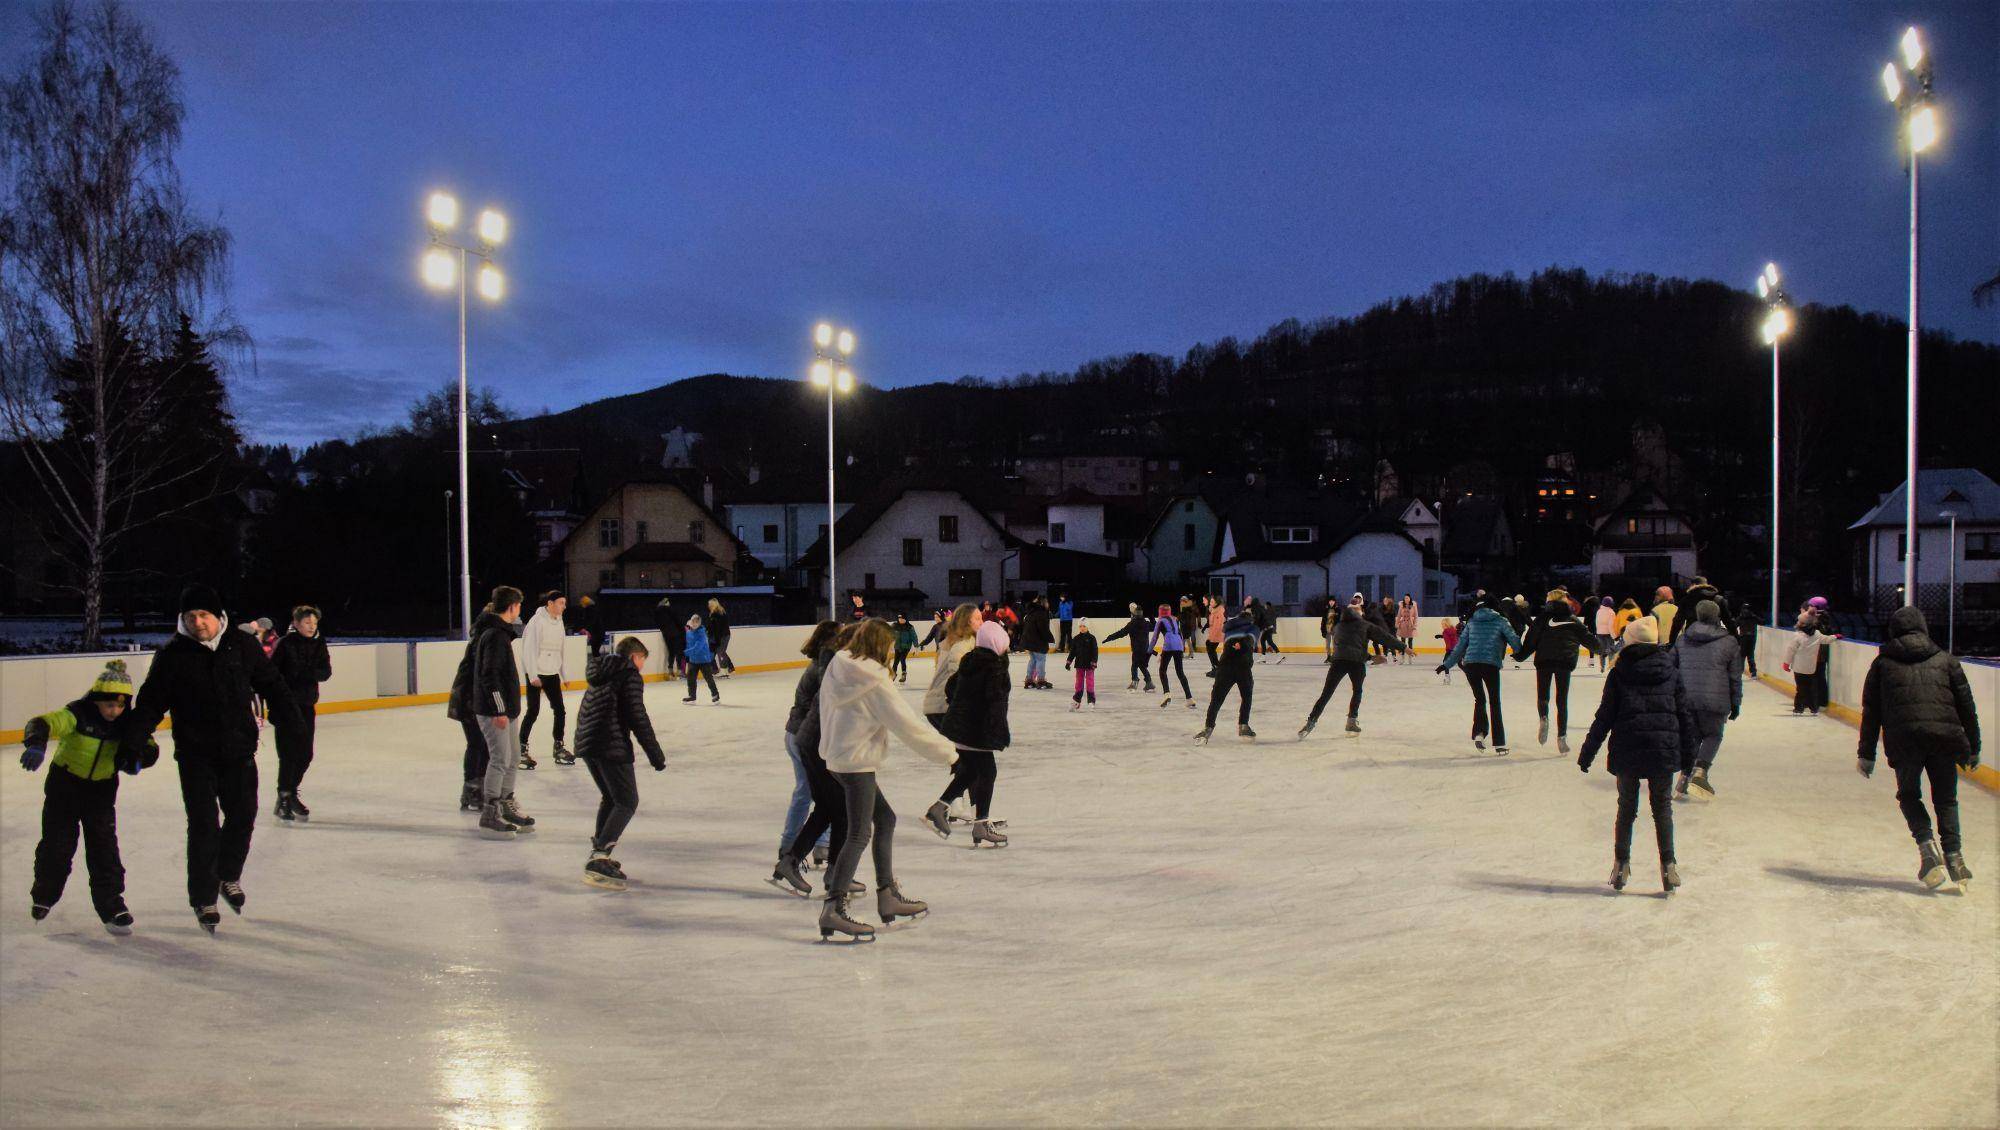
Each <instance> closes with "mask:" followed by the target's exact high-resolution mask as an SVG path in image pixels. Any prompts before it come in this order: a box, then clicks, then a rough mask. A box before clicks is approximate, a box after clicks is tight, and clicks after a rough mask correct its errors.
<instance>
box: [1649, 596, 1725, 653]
mask: <svg viewBox="0 0 2000 1130" xmlns="http://www.w3.org/2000/svg"><path fill="white" fill-rule="evenodd" d="M1704 600H1712V601H1714V602H1715V608H1716V611H1717V612H1718V613H1720V614H1721V617H1722V626H1723V627H1724V628H1726V629H1728V631H1729V634H1730V635H1735V634H1736V617H1735V615H1734V614H1733V613H1731V612H1730V610H1729V602H1728V601H1726V600H1724V599H1722V594H1721V593H1719V592H1717V591H1716V590H1715V586H1714V585H1696V586H1694V587H1693V588H1691V589H1689V590H1688V591H1687V592H1686V593H1684V594H1682V596H1681V603H1680V607H1681V608H1683V609H1685V610H1686V611H1685V614H1683V615H1680V616H1676V617H1675V618H1674V624H1673V637H1672V638H1671V639H1669V638H1668V637H1667V636H1665V635H1662V636H1661V637H1660V639H1661V640H1663V641H1665V642H1666V644H1667V646H1668V647H1672V646H1673V645H1674V642H1675V641H1676V640H1678V639H1680V638H1681V633H1682V632H1685V631H1687V630H1688V629H1689V628H1692V627H1694V626H1695V625H1696V624H1697V623H1699V622H1700V621H1699V620H1697V619H1696V617H1697V615H1698V613H1699V612H1700V610H1701V602H1702V601H1704Z"/></svg>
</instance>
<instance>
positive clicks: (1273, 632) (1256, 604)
mask: <svg viewBox="0 0 2000 1130" xmlns="http://www.w3.org/2000/svg"><path fill="white" fill-rule="evenodd" d="M1243 611H1244V612H1245V613H1246V614H1248V615H1249V617H1250V619H1251V620H1252V621H1253V622H1254V623H1255V624H1256V625H1257V662H1259V663H1262V662H1263V661H1264V656H1266V655H1269V654H1271V653H1272V652H1275V651H1277V650H1278V613H1277V611H1276V610H1275V609H1273V608H1272V607H1271V606H1270V605H1269V604H1267V603H1265V602H1264V601H1263V600H1261V599H1259V598H1257V597H1254V596H1253V597H1251V598H1250V599H1249V600H1246V601H1244V602H1243ZM1278 662H1280V663H1282V662H1284V660H1282V659H1280V660H1279V661H1278ZM1149 689H1150V688H1149Z"/></svg>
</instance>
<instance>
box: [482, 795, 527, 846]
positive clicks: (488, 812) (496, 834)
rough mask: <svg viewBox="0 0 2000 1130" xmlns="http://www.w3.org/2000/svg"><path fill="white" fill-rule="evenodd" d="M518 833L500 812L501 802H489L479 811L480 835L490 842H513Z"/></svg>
mask: <svg viewBox="0 0 2000 1130" xmlns="http://www.w3.org/2000/svg"><path fill="white" fill-rule="evenodd" d="M517 831H518V829H516V828H515V827H514V825H513V824H511V823H509V822H508V821H507V817H506V816H504V815H502V814H501V812H500V802H499V801H497V800H490V801H487V802H486V804H485V805H483V806H482V807H481V808H480V810H479V834H480V835H482V836H484V837H486V838H487V839H489V840H511V839H513V838H514V834H515V833H516V832H517Z"/></svg>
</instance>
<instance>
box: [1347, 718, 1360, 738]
mask: <svg viewBox="0 0 2000 1130" xmlns="http://www.w3.org/2000/svg"><path fill="white" fill-rule="evenodd" d="M1347 736H1348V737H1350V738H1358V737H1360V736H1361V719H1359V718H1349V719H1348V720H1347Z"/></svg>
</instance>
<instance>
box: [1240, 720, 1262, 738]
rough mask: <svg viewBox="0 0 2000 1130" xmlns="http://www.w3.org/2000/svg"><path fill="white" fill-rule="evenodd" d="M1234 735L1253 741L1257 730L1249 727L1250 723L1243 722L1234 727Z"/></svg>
mask: <svg viewBox="0 0 2000 1130" xmlns="http://www.w3.org/2000/svg"><path fill="white" fill-rule="evenodd" d="M1236 736H1237V737H1239V738H1242V739H1243V740H1244V741H1246V742H1254V741H1256V740H1257V731H1255V730H1253V729H1251V728H1250V724H1249V723H1248V722H1245V723H1242V724H1240V725H1238V726H1237V727H1236Z"/></svg>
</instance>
